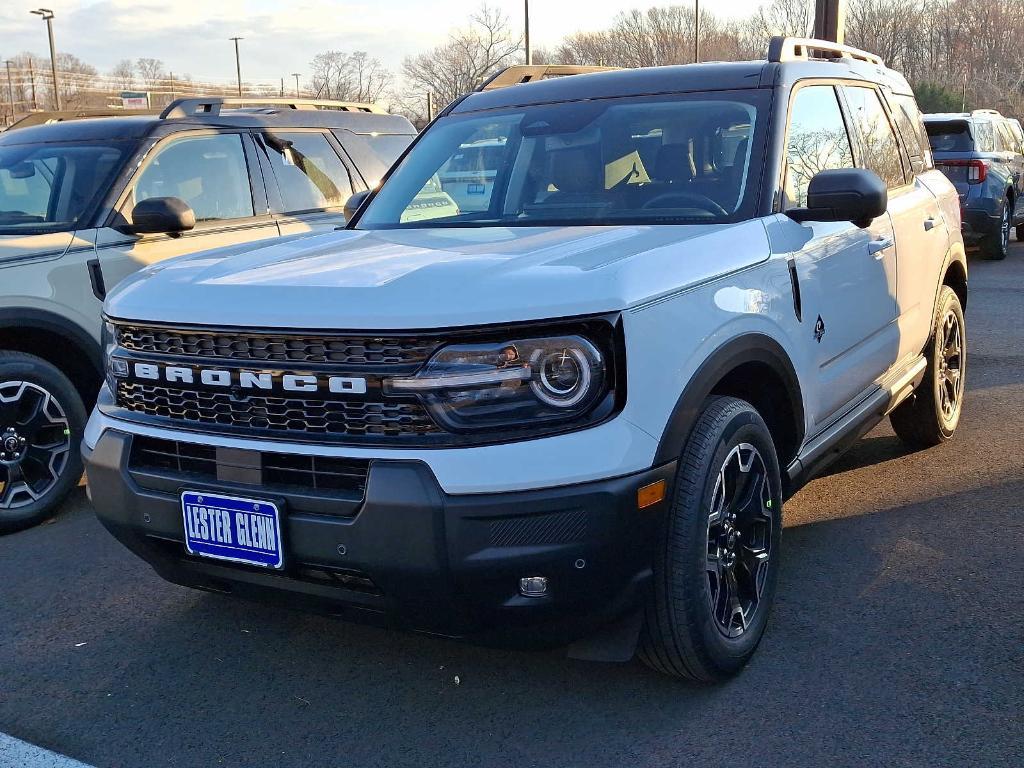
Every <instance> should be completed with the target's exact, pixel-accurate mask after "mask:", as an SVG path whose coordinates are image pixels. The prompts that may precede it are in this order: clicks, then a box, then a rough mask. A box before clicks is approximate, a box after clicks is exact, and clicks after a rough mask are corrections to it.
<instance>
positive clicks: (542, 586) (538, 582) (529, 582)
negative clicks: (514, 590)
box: [519, 576, 548, 597]
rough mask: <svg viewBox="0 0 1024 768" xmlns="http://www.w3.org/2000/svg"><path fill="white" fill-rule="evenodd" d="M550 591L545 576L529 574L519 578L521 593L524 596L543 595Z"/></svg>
mask: <svg viewBox="0 0 1024 768" xmlns="http://www.w3.org/2000/svg"><path fill="white" fill-rule="evenodd" d="M547 591H548V580H547V578H545V577H544V576H527V577H525V578H522V579H520V580H519V594H521V595H522V596H523V597H543V596H544V595H545V594H546V593H547Z"/></svg>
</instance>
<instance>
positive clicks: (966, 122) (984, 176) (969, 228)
mask: <svg viewBox="0 0 1024 768" xmlns="http://www.w3.org/2000/svg"><path fill="white" fill-rule="evenodd" d="M924 121H925V127H926V128H927V130H928V139H929V141H930V143H931V147H932V152H933V153H934V155H935V165H936V167H937V168H939V169H940V170H942V171H943V172H944V173H945V174H946V176H948V177H949V180H950V181H952V182H953V185H954V186H955V187H956V190H957V192H958V193H959V195H960V208H961V211H962V214H963V234H964V242H965V243H967V245H969V246H977V247H979V248H980V250H981V253H982V254H983V255H984V256H985V257H986V258H989V259H1005V258H1006V252H1007V249H1008V248H1009V245H1010V229H1011V228H1012V227H1016V228H1017V239H1018V240H1024V131H1022V130H1021V125H1020V123H1019V122H1018V121H1017V120H1012V119H1010V118H1007V117H1004V116H1003V115H1001V114H1000V113H998V112H996V111H995V110H991V109H979V110H975V111H974V112H971V113H969V114H968V113H962V114H961V113H956V114H933V115H925V116H924Z"/></svg>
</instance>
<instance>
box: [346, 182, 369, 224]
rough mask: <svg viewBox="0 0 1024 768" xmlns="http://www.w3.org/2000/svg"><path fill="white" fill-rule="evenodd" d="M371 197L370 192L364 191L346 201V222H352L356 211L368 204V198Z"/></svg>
mask: <svg viewBox="0 0 1024 768" xmlns="http://www.w3.org/2000/svg"><path fill="white" fill-rule="evenodd" d="M369 196H370V190H368V189H364V190H363V191H362V192H356V193H355V194H354V195H352V197H350V198H349V199H348V200H346V201H345V221H351V220H352V217H353V216H355V214H356V211H358V210H359V206H361V205H362V204H363V203H364V202H366V198H368V197H369Z"/></svg>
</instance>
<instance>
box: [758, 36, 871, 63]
mask: <svg viewBox="0 0 1024 768" xmlns="http://www.w3.org/2000/svg"><path fill="white" fill-rule="evenodd" d="M812 52H813V53H814V54H817V55H812ZM813 59H854V60H855V61H866V62H868V63H869V64H877V65H878V66H880V67H884V66H885V61H883V60H882V57H881V56H877V55H876V54H874V53H868V52H867V51H862V50H860V48H851V47H850V46H848V45H841V44H840V43H833V42H830V41H828V40H815V39H813V38H809V37H773V38H772V39H771V42H770V43H769V44H768V61H771V62H776V63H780V62H783V61H810V60H813Z"/></svg>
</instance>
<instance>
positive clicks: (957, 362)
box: [939, 310, 964, 422]
mask: <svg viewBox="0 0 1024 768" xmlns="http://www.w3.org/2000/svg"><path fill="white" fill-rule="evenodd" d="M963 373H964V336H963V331H962V329H961V327H960V318H959V316H958V315H957V314H956V312H953V311H952V310H950V311H948V312H947V313H946V316H945V317H944V318H943V320H942V349H941V351H940V353H939V404H940V407H941V408H942V418H943V419H944V420H945V421H947V422H948V421H950V420H951V419H952V418H953V417H954V416H955V415H956V412H957V409H958V408H959V407H960V399H961V397H962V396H963V391H964V375H963Z"/></svg>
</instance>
